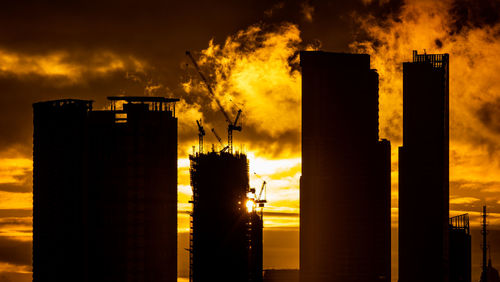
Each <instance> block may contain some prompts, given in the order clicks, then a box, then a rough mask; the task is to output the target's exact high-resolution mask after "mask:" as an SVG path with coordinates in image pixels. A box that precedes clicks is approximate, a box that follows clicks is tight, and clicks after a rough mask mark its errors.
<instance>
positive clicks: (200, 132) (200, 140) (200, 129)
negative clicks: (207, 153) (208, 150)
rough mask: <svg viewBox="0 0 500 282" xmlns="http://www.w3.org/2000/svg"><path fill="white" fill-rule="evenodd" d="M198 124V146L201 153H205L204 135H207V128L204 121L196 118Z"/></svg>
mask: <svg viewBox="0 0 500 282" xmlns="http://www.w3.org/2000/svg"><path fill="white" fill-rule="evenodd" d="M196 124H197V125H198V146H199V149H198V150H199V151H200V154H203V136H205V129H203V125H202V121H201V119H200V120H196Z"/></svg>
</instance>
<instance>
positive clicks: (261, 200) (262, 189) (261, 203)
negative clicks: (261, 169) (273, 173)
mask: <svg viewBox="0 0 500 282" xmlns="http://www.w3.org/2000/svg"><path fill="white" fill-rule="evenodd" d="M266 184H267V183H266V181H265V180H264V182H262V187H260V192H259V196H257V198H256V199H255V203H256V204H259V208H263V207H264V204H265V203H267V200H266V196H267V189H266ZM262 192H264V198H262Z"/></svg>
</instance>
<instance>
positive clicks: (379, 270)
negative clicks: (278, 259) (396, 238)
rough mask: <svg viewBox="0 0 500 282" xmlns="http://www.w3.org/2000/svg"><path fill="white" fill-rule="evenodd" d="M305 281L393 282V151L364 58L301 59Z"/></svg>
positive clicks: (307, 55) (304, 55)
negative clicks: (382, 135) (384, 136)
mask: <svg viewBox="0 0 500 282" xmlns="http://www.w3.org/2000/svg"><path fill="white" fill-rule="evenodd" d="M300 63H301V67H302V178H301V183H300V281H302V282H326V281H328V282H337V281H338V282H341V281H342V282H346V281H363V282H365V281H391V268H390V246H391V244H390V223H391V217H390V193H391V192H390V189H391V179H390V172H391V167H390V164H391V161H390V143H389V141H387V140H382V141H379V136H378V74H377V72H376V71H375V70H373V69H370V57H369V55H365V54H341V53H327V52H311V51H308V52H301V53H300Z"/></svg>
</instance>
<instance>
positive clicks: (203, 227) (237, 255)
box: [190, 151, 262, 282]
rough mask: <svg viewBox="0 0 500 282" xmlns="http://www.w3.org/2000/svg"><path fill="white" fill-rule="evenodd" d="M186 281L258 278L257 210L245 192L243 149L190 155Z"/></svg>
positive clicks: (259, 219)
mask: <svg viewBox="0 0 500 282" xmlns="http://www.w3.org/2000/svg"><path fill="white" fill-rule="evenodd" d="M190 160H191V169H190V172H191V186H192V188H193V211H192V217H191V238H190V281H194V282H200V281H232V282H247V281H252V282H253V281H256V282H260V281H262V214H259V213H258V212H257V211H256V209H255V206H254V205H253V202H249V201H251V199H250V198H249V197H247V195H248V193H249V192H251V189H250V188H249V176H248V161H247V157H246V155H245V154H241V153H235V154H232V153H229V152H214V151H212V152H209V153H196V154H194V155H191V156H190Z"/></svg>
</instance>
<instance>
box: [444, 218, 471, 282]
mask: <svg viewBox="0 0 500 282" xmlns="http://www.w3.org/2000/svg"><path fill="white" fill-rule="evenodd" d="M449 224H450V229H449V232H450V233H449V234H450V245H449V249H450V254H449V258H450V282H471V236H470V227H469V215H468V214H462V215H458V216H454V217H452V218H450V223H449Z"/></svg>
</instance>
